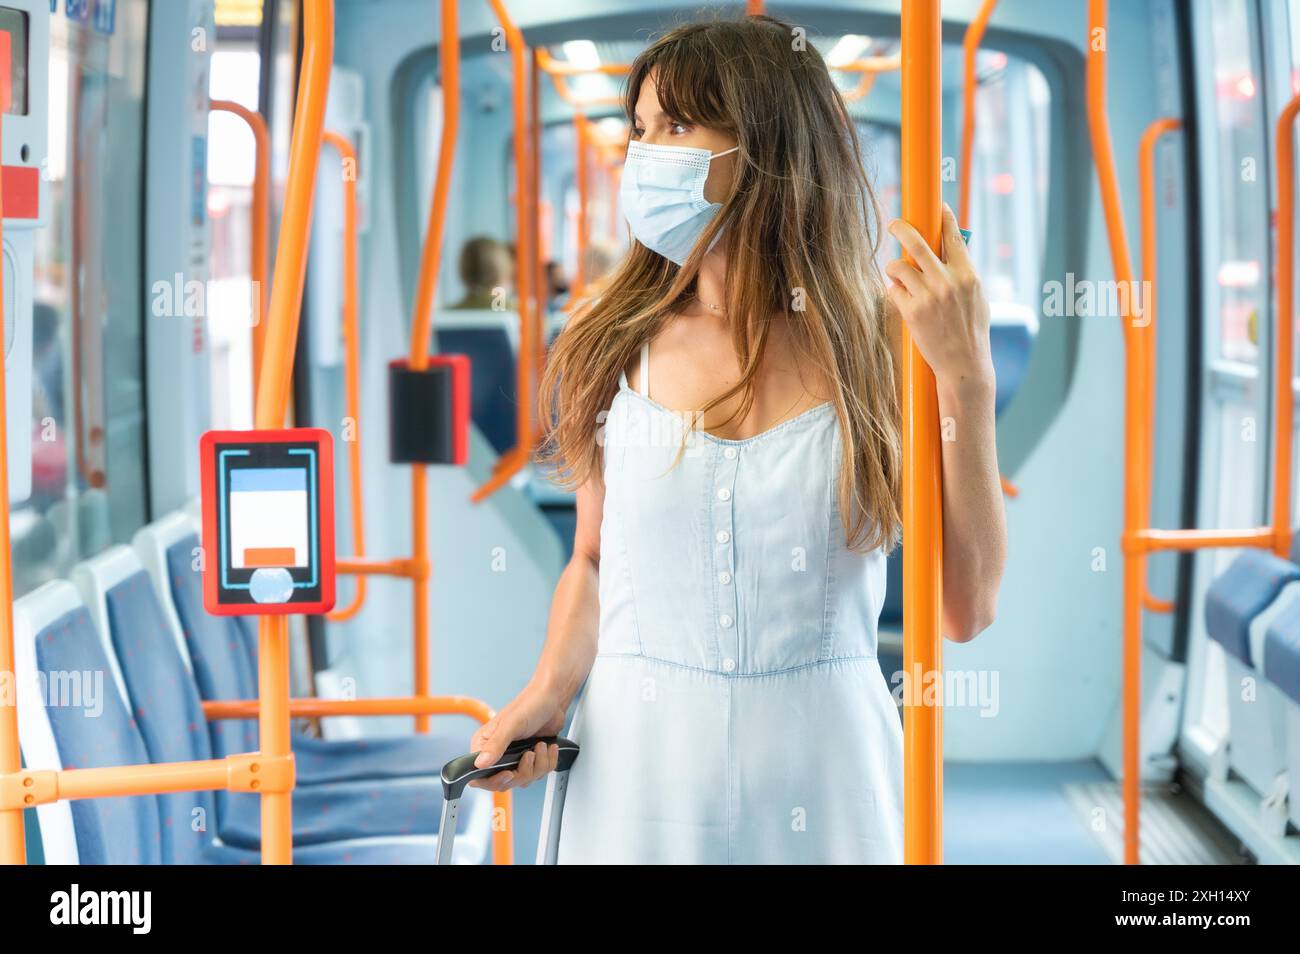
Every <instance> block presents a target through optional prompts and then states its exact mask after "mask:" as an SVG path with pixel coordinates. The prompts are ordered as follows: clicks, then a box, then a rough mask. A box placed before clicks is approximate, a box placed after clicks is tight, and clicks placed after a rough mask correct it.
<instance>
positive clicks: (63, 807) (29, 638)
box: [14, 580, 472, 865]
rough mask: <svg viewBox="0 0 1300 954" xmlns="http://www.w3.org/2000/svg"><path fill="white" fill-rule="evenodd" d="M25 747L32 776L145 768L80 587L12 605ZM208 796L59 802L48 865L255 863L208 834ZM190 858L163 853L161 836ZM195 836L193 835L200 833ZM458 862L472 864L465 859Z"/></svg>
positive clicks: (355, 844)
mask: <svg viewBox="0 0 1300 954" xmlns="http://www.w3.org/2000/svg"><path fill="white" fill-rule="evenodd" d="M14 650H15V657H16V667H15V668H16V672H15V676H16V681H17V685H18V710H19V713H18V714H19V719H18V725H19V742H20V745H21V747H22V751H23V758H24V760H25V762H26V764H27V766H28V768H31V769H34V770H55V771H62V770H64V769H78V768H109V767H116V766H126V765H142V764H148V762H149V761H150V759H149V752H148V749H147V747H146V745H145V741H144V737H143V736H142V735H141V732H140V725H139V723H138V722H137V720H136V719H134V718H133V717H132V716H131V713H130V711H129V710H128V708H127V706H126V703H125V696H124V695H123V692H122V688H121V686H120V684H119V681H118V680H119V675H120V673H119V670H118V668H117V665H116V662H115V660H113V658H112V657H111V656H110V655H108V654H107V653H106V652H105V644H104V642H103V640H102V637H101V636H100V633H99V631H98V629H97V627H96V626H95V623H94V621H93V620H92V619H91V616H90V612H89V611H88V610H87V608H86V606H85V604H84V603H83V602H82V599H81V596H80V595H79V594H78V592H77V590H76V588H75V587H74V586H72V584H70V583H68V582H67V581H65V580H54V581H52V582H49V583H46V584H45V585H44V586H42V587H40V588H39V589H37V590H34V591H33V592H31V593H29V594H27V595H26V596H24V597H22V598H21V599H19V600H16V601H15V603H14ZM212 796H213V793H212V792H188V793H178V794H175V795H172V796H155V795H139V796H134V797H121V798H92V799H78V800H75V801H57V802H52V803H49V804H45V805H38V806H37V807H36V815H37V822H38V826H39V831H40V838H41V849H42V853H43V854H44V857H45V861H46V863H47V864H73V865H75V864H86V865H92V864H94V865H98V864H112V865H125V864H161V863H167V862H169V861H174V860H185V861H188V862H191V863H196V864H256V863H257V862H258V860H259V856H258V853H257V852H256V851H251V850H249V849H247V848H239V847H235V846H232V845H227V844H224V843H223V842H222V841H221V839H220V838H219V837H217V835H216V834H215V833H214V832H212V830H211V828H212V826H211V825H210V824H208V819H211V818H212V817H213V805H212V802H213V798H212ZM163 798H171V799H174V800H176V801H177V802H178V803H179V805H180V806H181V808H182V809H183V810H184V814H183V817H182V820H181V823H180V824H179V825H177V824H172V825H169V826H166V827H165V826H164V815H163V811H164V809H163V805H162V804H161V803H162V800H163ZM177 829H182V830H188V831H191V832H193V833H194V835H195V837H194V838H193V839H183V840H184V841H185V842H187V843H188V845H189V847H190V848H191V849H192V850H191V851H190V852H189V853H188V854H187V855H186V856H185V857H184V858H183V859H176V858H175V857H173V856H169V855H168V854H167V853H166V852H165V851H164V846H165V845H166V844H167V842H165V840H164V836H165V834H167V833H169V832H174V831H175V830H177ZM196 829H197V830H196ZM455 852H456V856H455V858H454V860H456V861H458V862H466V861H469V860H472V859H471V857H469V856H463V855H461V852H460V841H459V840H458V841H457V843H456V848H455ZM436 855H437V839H436V838H431V837H413V838H393V837H390V838H367V839H359V840H355V841H337V842H330V843H326V844H319V845H311V846H306V847H302V848H295V850H294V857H293V860H294V863H295V864H429V863H432V861H433V860H434V859H435V858H436Z"/></svg>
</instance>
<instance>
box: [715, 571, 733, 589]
mask: <svg viewBox="0 0 1300 954" xmlns="http://www.w3.org/2000/svg"><path fill="white" fill-rule="evenodd" d="M718 582H719V583H721V584H722V585H723V586H726V585H727V584H728V583H730V582H731V574H730V573H728V572H727V571H726V570H723V571H722V572H721V573H719V574H718Z"/></svg>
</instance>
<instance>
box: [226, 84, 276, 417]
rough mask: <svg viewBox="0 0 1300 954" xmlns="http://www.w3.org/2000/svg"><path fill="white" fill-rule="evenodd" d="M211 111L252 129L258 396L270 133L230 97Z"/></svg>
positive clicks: (252, 269)
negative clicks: (229, 116)
mask: <svg viewBox="0 0 1300 954" xmlns="http://www.w3.org/2000/svg"><path fill="white" fill-rule="evenodd" d="M211 108H212V110H213V111H214V112H223V113H231V114H232V115H235V116H238V117H239V118H240V119H242V120H243V121H244V122H245V123H246V124H247V125H248V128H249V130H250V131H251V132H252V133H253V142H254V144H255V159H254V162H255V167H254V171H253V209H252V212H253V222H252V228H253V234H252V241H251V242H250V243H249V247H250V249H251V254H250V256H249V258H250V261H249V263H248V277H249V278H250V279H251V280H252V285H253V289H252V296H253V297H252V306H253V309H254V311H253V328H252V338H253V396H254V398H256V396H257V382H258V379H259V378H260V376H261V373H262V352H263V351H264V350H265V348H266V322H265V320H264V319H265V317H266V311H267V300H268V299H267V296H268V294H269V293H270V290H271V284H270V282H268V281H267V276H268V275H269V274H270V253H271V134H270V132H269V131H268V129H267V127H266V118H265V117H264V116H263V115H262V114H261V113H259V112H255V111H254V110H251V109H248V108H247V107H245V106H242V105H240V104H239V103H235V102H231V101H230V100H224V99H214V100H213V101H212V103H211Z"/></svg>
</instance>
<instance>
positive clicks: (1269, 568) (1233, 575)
mask: <svg viewBox="0 0 1300 954" xmlns="http://www.w3.org/2000/svg"><path fill="white" fill-rule="evenodd" d="M1296 580H1300V567H1298V566H1296V565H1295V564H1294V563H1292V562H1291V561H1290V560H1283V559H1282V558H1281V557H1278V556H1274V555H1273V554H1272V553H1267V552H1264V551H1262V550H1247V551H1245V552H1244V553H1242V554H1241V555H1240V556H1238V557H1237V558H1236V559H1235V560H1233V561H1232V563H1231V564H1229V566H1228V568H1227V569H1226V570H1224V571H1223V573H1221V574H1220V575H1219V576H1218V577H1217V578H1216V579H1215V580H1214V582H1213V583H1211V584H1210V588H1209V591H1208V592H1207V593H1206V595H1205V629H1206V631H1207V632H1208V634H1209V636H1210V638H1211V639H1213V640H1214V641H1215V642H1216V643H1218V644H1219V645H1220V646H1222V647H1223V648H1224V651H1225V652H1227V653H1228V654H1229V655H1230V656H1232V657H1233V658H1234V659H1237V660H1239V661H1240V662H1242V663H1244V664H1245V665H1247V666H1252V667H1253V666H1254V663H1253V662H1252V660H1251V653H1250V622H1251V620H1253V619H1254V618H1255V617H1256V616H1258V615H1259V614H1260V613H1262V612H1263V611H1264V610H1265V608H1267V607H1268V606H1269V604H1271V603H1272V602H1273V601H1274V600H1275V599H1277V596H1278V594H1279V593H1281V592H1282V588H1283V587H1284V586H1286V585H1287V584H1288V583H1292V582H1295V581H1296Z"/></svg>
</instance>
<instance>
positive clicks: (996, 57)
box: [989, 53, 1007, 70]
mask: <svg viewBox="0 0 1300 954" xmlns="http://www.w3.org/2000/svg"><path fill="white" fill-rule="evenodd" d="M989 65H990V66H991V67H993V69H995V70H1001V69H1006V65H1007V55H1006V54H1005V53H994V54H993V55H992V56H990V57H989Z"/></svg>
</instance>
